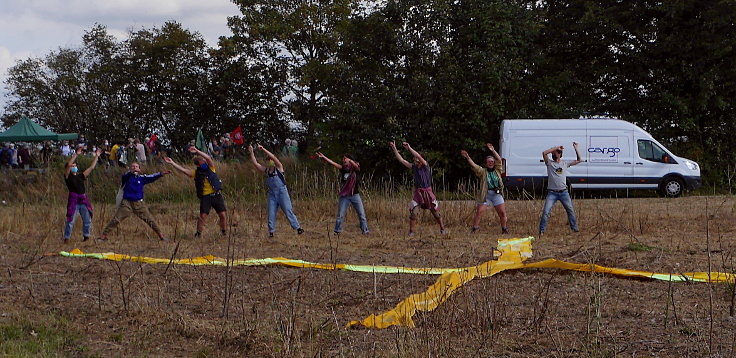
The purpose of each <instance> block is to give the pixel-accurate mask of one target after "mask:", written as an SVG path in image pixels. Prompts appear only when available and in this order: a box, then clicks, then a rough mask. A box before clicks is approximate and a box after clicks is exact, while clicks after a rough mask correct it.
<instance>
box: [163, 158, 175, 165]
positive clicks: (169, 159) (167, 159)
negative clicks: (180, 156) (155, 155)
mask: <svg viewBox="0 0 736 358" xmlns="http://www.w3.org/2000/svg"><path fill="white" fill-rule="evenodd" d="M164 162H166V163H169V164H174V160H173V159H171V158H169V157H164Z"/></svg>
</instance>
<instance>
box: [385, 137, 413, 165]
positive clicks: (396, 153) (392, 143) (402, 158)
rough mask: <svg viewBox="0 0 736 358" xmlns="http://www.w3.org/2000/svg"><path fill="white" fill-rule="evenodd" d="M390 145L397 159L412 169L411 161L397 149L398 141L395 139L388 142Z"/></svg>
mask: <svg viewBox="0 0 736 358" xmlns="http://www.w3.org/2000/svg"><path fill="white" fill-rule="evenodd" d="M388 145H389V146H390V147H391V149H392V150H393V151H394V155H395V156H396V159H397V160H398V161H399V163H401V165H403V166H405V167H407V168H409V169H411V163H409V162H408V161H406V159H404V157H402V156H401V153H399V151H398V149H396V143H394V141H390V142H388Z"/></svg>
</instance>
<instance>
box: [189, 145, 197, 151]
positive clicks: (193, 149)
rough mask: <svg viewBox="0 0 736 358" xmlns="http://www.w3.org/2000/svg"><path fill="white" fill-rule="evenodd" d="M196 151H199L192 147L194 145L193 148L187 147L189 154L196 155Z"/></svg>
mask: <svg viewBox="0 0 736 358" xmlns="http://www.w3.org/2000/svg"><path fill="white" fill-rule="evenodd" d="M198 150H199V149H197V147H196V146H194V145H193V146H191V147H189V153H196V152H197V151H198Z"/></svg>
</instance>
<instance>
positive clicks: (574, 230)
mask: <svg viewBox="0 0 736 358" xmlns="http://www.w3.org/2000/svg"><path fill="white" fill-rule="evenodd" d="M572 232H580V229H578V228H574V229H572Z"/></svg>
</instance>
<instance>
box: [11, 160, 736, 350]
mask: <svg viewBox="0 0 736 358" xmlns="http://www.w3.org/2000/svg"><path fill="white" fill-rule="evenodd" d="M100 175H102V174H100ZM330 179H331V178H330ZM294 180H297V179H294ZM185 184H186V186H187V189H191V188H189V186H192V185H191V183H188V182H186V183H185V182H184V181H183V180H182V179H180V178H179V179H178V180H177V179H173V178H166V179H164V180H162V183H154V184H151V191H150V195H151V196H152V197H153V198H158V195H159V194H158V193H159V192H158V191H157V190H164V189H165V190H168V189H171V188H172V187H174V186H177V185H179V186H184V185H185ZM54 185H56V184H54ZM90 185H92V186H93V187H94V185H95V183H94V182H92V183H90ZM156 185H159V186H160V187H159V188H158V189H156ZM300 185H301V186H300ZM304 185H306V184H299V183H296V184H295V185H294V187H296V188H297V190H293V191H294V193H293V194H294V195H293V196H294V199H295V200H294V205H295V209H296V213H297V215H298V216H299V219H300V221H301V222H302V225H303V227H304V228H305V229H306V230H307V231H306V233H305V234H303V235H300V236H298V235H296V233H295V232H293V231H292V230H291V229H290V228H289V226H288V223H287V221H286V220H285V217H284V216H283V214H281V213H279V218H278V229H277V233H276V237H274V238H268V236H267V229H266V221H265V193H264V191H263V188H262V187H261V188H260V189H248V190H252V191H253V192H235V193H232V194H230V195H229V196H228V197H227V199H226V200H227V204H228V206H229V207H228V209H229V214H230V217H231V227H230V233H229V235H228V236H226V237H221V236H220V235H219V233H218V231H217V225H216V220H215V216H214V215H213V216H211V217H210V220H209V221H208V225H207V228H206V231H205V233H204V235H203V237H202V238H198V239H193V238H192V234H193V232H194V231H195V230H194V225H195V218H196V215H197V211H198V205H197V204H196V203H194V202H191V201H189V202H186V201H184V202H178V201H175V200H169V201H167V200H163V199H162V200H151V203H150V204H149V206H150V208H151V211H152V212H153V214H154V216H155V217H156V218H157V219H158V221H159V224H160V225H161V226H162V227H163V229H164V232H165V233H166V234H167V236H169V237H170V238H171V239H172V240H171V241H169V242H160V241H158V240H157V239H156V237H155V234H154V233H153V232H152V231H151V230H150V229H149V228H148V227H147V226H146V225H145V224H143V222H142V221H140V220H139V219H137V218H135V217H131V218H129V219H128V220H127V221H125V222H124V223H123V224H122V225H121V226H120V227H119V229H117V230H116V231H113V233H112V235H111V236H110V240H109V241H106V242H99V241H94V240H90V241H89V242H81V240H80V239H81V220H78V221H77V225H76V227H75V231H74V235H73V237H72V241H71V242H70V243H69V244H63V243H62V240H61V234H62V229H63V224H64V210H65V206H64V200H63V199H64V194H63V190H62V191H61V192H59V191H58V190H55V191H53V190H51V189H49V190H50V191H49V193H51V192H53V193H52V194H53V195H54V196H55V197H58V198H56V199H48V200H46V201H40V202H39V201H28V202H24V201H21V202H18V201H16V202H11V203H9V204H8V205H4V206H0V245H1V247H0V265H1V267H0V311H1V312H2V314H1V315H0V355H5V356H81V357H87V356H134V357H159V356H160V357H169V356H176V357H229V356H248V357H326V356H340V357H353V356H355V357H366V356H370V357H437V356H440V357H466V356H479V357H539V356H545V357H642V356H657V357H683V356H713V357H733V356H734V355H736V319H735V318H734V309H735V307H734V305H735V303H734V285H733V284H707V283H668V282H661V281H654V280H640V279H630V278H622V277H615V276H609V275H603V274H599V273H581V272H570V271H562V270H544V269H536V270H518V271H508V272H502V273H501V274H498V275H496V276H493V277H491V278H487V279H477V280H474V281H471V282H470V283H468V284H467V285H465V286H463V287H462V288H461V289H460V291H459V292H458V293H456V294H455V295H453V296H451V297H450V298H449V299H448V300H447V302H445V303H444V304H443V305H441V306H440V307H439V308H438V309H436V310H435V311H433V312H426V313H418V314H417V316H415V323H416V328H406V327H398V328H397V327H394V328H389V329H384V330H371V329H365V328H358V329H348V328H345V325H346V324H347V323H348V322H349V321H351V320H356V319H363V318H365V317H366V316H368V315H369V314H371V313H380V312H384V311H386V310H388V309H391V308H393V307H394V306H395V305H396V304H397V303H398V302H400V301H401V300H403V299H404V298H406V297H407V296H408V295H410V294H412V293H417V292H422V291H424V290H425V289H426V288H427V287H428V286H429V285H431V284H432V283H433V282H434V281H435V280H436V279H437V276H422V275H380V274H364V273H353V272H345V271H324V270H312V269H295V268H287V267H212V266H209V267H204V266H184V265H171V266H167V265H149V264H140V263H134V262H111V261H100V260H95V259H86V258H65V257H61V256H58V255H46V254H47V253H58V252H59V251H62V250H65V251H69V250H71V249H73V248H79V249H81V250H82V251H84V252H116V253H123V254H129V255H144V256H152V257H162V258H170V257H172V256H173V257H176V258H186V257H195V256H202V255H205V254H212V255H214V256H218V257H223V258H228V257H229V258H264V257H277V256H283V257H287V258H294V259H303V260H308V261H314V262H322V263H352V264H368V265H369V264H380V265H397V266H415V267H465V266H471V265H476V264H479V263H482V262H484V261H488V260H490V259H491V258H492V257H491V253H492V249H493V247H494V245H495V243H496V240H497V239H499V238H502V237H507V238H508V237H524V236H528V235H535V234H536V231H537V225H538V220H539V212H540V211H541V206H542V201H541V200H539V199H537V200H509V201H508V203H507V205H508V212H509V228H510V230H511V234H509V235H501V234H500V229H499V228H498V225H497V218H496V216H495V213H493V212H492V211H488V212H487V213H486V216H485V217H484V219H483V222H482V225H483V226H482V229H481V230H480V232H478V233H475V234H470V233H469V222H470V220H471V215H472V210H473V204H472V202H470V201H463V200H452V201H451V200H446V201H443V202H442V204H441V209H442V213H443V216H444V218H445V221H446V224H447V226H448V228H449V230H450V234H449V235H448V236H440V235H439V234H438V229H437V227H436V225H435V224H434V222H433V220H432V218H431V216H430V215H428V214H427V213H424V214H423V215H422V216H421V219H420V223H419V231H418V235H416V236H414V237H410V238H409V237H406V235H405V234H406V231H407V225H408V220H407V212H406V205H407V200H408V198H409V194H408V193H405V194H402V193H401V192H397V193H393V194H386V193H384V192H381V190H371V191H367V192H366V193H365V194H364V197H363V198H364V201H365V204H366V209H367V213H368V219H369V225H370V227H371V234H370V235H368V236H364V235H360V230H359V229H358V227H357V218H356V217H355V215H354V213H353V212H350V211H349V213H348V217H347V219H346V226H345V228H344V232H343V234H342V235H340V237H339V238H338V237H336V236H335V235H334V234H332V227H333V225H334V215H335V211H336V198H335V197H330V196H325V197H319V198H317V199H309V198H308V197H307V196H306V195H303V194H300V193H299V191H300V190H304ZM147 190H148V189H147ZM330 190H332V189H331V188H327V189H325V192H329V191H330ZM191 191H193V189H192V190H191ZM60 193H61V194H60ZM4 199H5V197H4ZM108 202H109V200H108ZM93 204H94V205H95V216H94V219H93V232H94V233H95V235H96V234H99V231H100V230H101V228H102V227H103V226H104V225H105V223H106V222H107V221H108V220H109V219H110V218H111V216H112V214H113V210H114V208H113V206H112V204H106V203H105V202H104V201H95V198H94V197H93ZM574 205H575V208H576V210H577V213H578V220H579V223H580V227H581V232H580V233H576V234H573V233H571V232H570V231H569V228H568V226H567V223H566V216H565V214H564V210H563V209H562V208H561V206H560V205H557V206H556V207H555V209H554V210H553V214H552V219H551V221H550V225H549V228H548V230H547V234H546V235H545V236H544V237H542V238H540V239H537V240H535V241H534V245H533V249H534V257H533V258H531V259H530V260H531V261H537V260H541V259H544V258H557V259H561V260H566V261H570V262H577V263H591V264H593V263H594V264H599V265H603V266H611V267H618V268H628V269H636V270H644V271H655V272H665V273H668V272H671V273H680V272H690V271H708V269H709V268H711V270H712V271H720V272H734V271H736V268H735V267H734V257H733V256H734V254H735V253H736V198H734V197H732V196H708V197H701V196H690V197H683V198H677V199H663V198H634V199H630V198H610V199H577V200H575V201H574Z"/></svg>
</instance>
